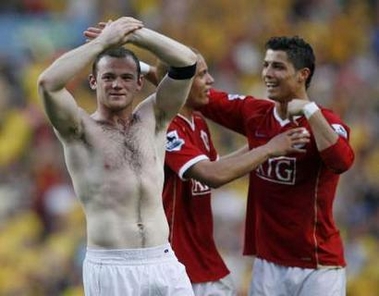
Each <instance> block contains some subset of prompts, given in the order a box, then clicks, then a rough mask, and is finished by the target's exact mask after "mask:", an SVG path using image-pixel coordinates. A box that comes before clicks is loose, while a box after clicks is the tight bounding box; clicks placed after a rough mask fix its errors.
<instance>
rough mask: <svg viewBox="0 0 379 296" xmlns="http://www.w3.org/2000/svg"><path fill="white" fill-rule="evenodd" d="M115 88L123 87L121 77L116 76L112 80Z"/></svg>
mask: <svg viewBox="0 0 379 296" xmlns="http://www.w3.org/2000/svg"><path fill="white" fill-rule="evenodd" d="M112 87H113V88H120V87H121V81H120V78H115V79H114V80H113V82H112Z"/></svg>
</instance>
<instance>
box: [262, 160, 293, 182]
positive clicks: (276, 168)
mask: <svg viewBox="0 0 379 296" xmlns="http://www.w3.org/2000/svg"><path fill="white" fill-rule="evenodd" d="M255 172H256V175H257V176H258V177H260V178H261V179H264V180H267V181H270V182H274V183H279V184H287V185H293V184H295V176H296V158H294V157H285V156H283V157H276V158H270V159H269V160H268V161H266V162H264V163H262V164H261V165H260V166H259V167H258V168H257V169H256V171H255Z"/></svg>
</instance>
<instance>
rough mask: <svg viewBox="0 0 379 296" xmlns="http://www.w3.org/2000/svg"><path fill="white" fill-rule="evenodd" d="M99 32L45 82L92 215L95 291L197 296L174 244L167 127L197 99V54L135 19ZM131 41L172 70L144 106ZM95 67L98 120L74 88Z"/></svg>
mask: <svg viewBox="0 0 379 296" xmlns="http://www.w3.org/2000/svg"><path fill="white" fill-rule="evenodd" d="M92 34H96V38H95V39H93V40H92V41H89V42H87V43H86V44H84V45H81V46H79V47H77V48H76V49H73V50H71V51H69V52H67V53H65V54H63V55H62V56H61V57H59V58H58V59H57V60H56V61H55V62H54V63H53V64H52V65H50V66H49V67H48V68H47V69H46V70H45V71H44V72H43V73H42V74H41V75H40V77H39V79H38V86H39V94H40V97H41V99H42V101H43V103H44V107H45V111H46V113H47V116H48V118H49V120H50V122H51V124H52V125H53V127H54V131H55V132H56V135H57V137H58V138H59V140H60V141H61V142H62V145H63V148H64V156H65V160H66V164H67V168H68V171H69V173H70V176H71V178H72V182H73V186H74V189H75V192H76V194H77V196H78V198H79V200H80V201H81V203H82V205H83V208H84V212H85V216H86V222H87V253H86V258H85V261H84V263H83V281H84V290H85V294H86V295H112V296H115V295H133V296H134V295H145V293H147V294H148V295H193V292H192V289H191V285H190V282H189V279H188V277H187V275H186V273H185V268H184V266H183V265H182V264H180V263H179V262H178V261H177V259H176V256H175V255H174V253H173V251H172V249H171V247H170V245H169V243H168V233H169V229H168V224H167V220H166V218H165V213H164V210H163V205H162V188H163V176H164V174H163V164H164V156H165V141H166V129H167V127H168V124H169V122H170V120H171V119H172V118H173V117H174V116H175V115H176V114H177V112H178V110H179V109H180V107H181V106H182V104H183V103H184V101H185V99H186V97H187V95H188V93H189V89H190V86H191V83H192V77H193V75H194V73H195V70H196V60H197V57H196V54H194V53H193V52H192V51H191V50H190V49H189V48H188V47H186V46H184V45H182V44H180V43H178V42H176V41H174V40H172V39H171V38H169V37H166V36H164V35H161V34H159V33H157V32H155V31H152V30H150V29H147V28H144V26H143V24H142V23H141V22H140V21H139V20H136V19H134V18H131V17H121V18H119V19H117V20H116V21H112V22H108V23H107V25H106V26H105V28H103V29H102V31H101V33H99V32H92V31H91V30H88V31H87V32H85V35H86V36H87V37H91V36H92ZM90 39H91V38H90ZM126 43H132V44H134V45H136V46H138V47H141V48H144V49H147V50H149V51H150V52H152V53H153V54H155V55H156V56H157V57H158V58H159V59H162V60H163V61H165V62H166V63H167V64H169V65H170V67H171V68H170V71H169V74H168V76H166V77H165V78H164V79H163V80H162V82H161V83H160V84H159V85H158V87H157V89H156V92H155V93H154V94H152V95H150V96H149V97H148V98H147V99H145V100H144V101H143V102H141V103H140V104H139V105H138V106H137V107H136V108H135V109H133V106H132V103H133V99H134V98H135V95H136V94H137V93H138V92H139V91H140V90H141V88H142V85H143V78H142V76H141V73H140V66H139V61H138V59H137V58H136V56H135V55H134V54H133V53H132V52H131V51H129V50H126V49H125V48H123V47H122V45H124V44H126ZM91 62H93V66H92V74H91V75H90V76H89V83H90V86H91V88H92V89H93V90H95V91H96V97H97V109H96V111H95V112H94V113H93V114H91V115H90V114H88V113H87V112H85V111H84V110H83V109H81V108H80V107H78V105H77V103H76V101H75V99H74V98H73V96H72V95H71V94H70V93H69V92H68V90H67V89H66V88H65V85H67V83H68V82H69V81H70V80H71V79H72V78H73V77H75V75H77V74H78V73H79V72H81V71H82V70H83V69H84V68H85V67H86V66H87V65H88V64H90V63H91Z"/></svg>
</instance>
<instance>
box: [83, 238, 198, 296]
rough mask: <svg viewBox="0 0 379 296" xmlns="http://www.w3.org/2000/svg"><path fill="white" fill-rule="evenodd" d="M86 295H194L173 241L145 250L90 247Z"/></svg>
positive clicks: (86, 261)
mask: <svg viewBox="0 0 379 296" xmlns="http://www.w3.org/2000/svg"><path fill="white" fill-rule="evenodd" d="M83 285H84V293H85V295H86V296H129V295H130V296H145V295H146V296H147V295H157V296H161V295H162V296H163V295H164V296H193V295H194V294H193V291H192V286H191V283H190V280H189V278H188V276H187V273H186V271H185V267H184V265H183V264H181V263H180V262H179V261H178V259H177V258H176V256H175V254H174V252H173V251H172V249H171V246H170V244H166V245H162V246H158V247H153V248H141V249H115V250H99V249H91V248H87V253H86V257H85V259H84V262H83Z"/></svg>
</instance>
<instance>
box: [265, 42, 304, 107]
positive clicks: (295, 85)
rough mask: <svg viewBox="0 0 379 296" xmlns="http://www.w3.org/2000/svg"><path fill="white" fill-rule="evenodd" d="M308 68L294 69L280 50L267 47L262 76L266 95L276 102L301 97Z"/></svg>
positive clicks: (284, 53)
mask: <svg viewBox="0 0 379 296" xmlns="http://www.w3.org/2000/svg"><path fill="white" fill-rule="evenodd" d="M308 75H309V70H308V69H307V68H303V69H300V70H296V69H295V67H294V65H293V64H292V63H291V62H290V61H289V59H288V56H287V53H286V52H285V51H282V50H272V49H268V50H267V51H266V55H265V58H264V63H263V69H262V78H263V81H264V83H265V85H266V90H267V96H268V98H269V99H272V100H274V101H277V102H286V101H290V100H292V99H294V98H301V97H303V96H304V93H305V92H306V88H305V81H306V78H307V77H308Z"/></svg>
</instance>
